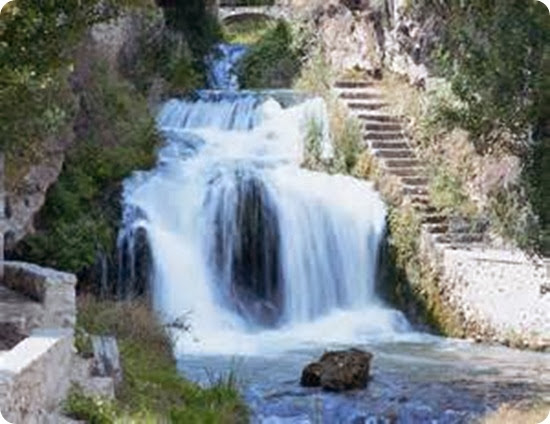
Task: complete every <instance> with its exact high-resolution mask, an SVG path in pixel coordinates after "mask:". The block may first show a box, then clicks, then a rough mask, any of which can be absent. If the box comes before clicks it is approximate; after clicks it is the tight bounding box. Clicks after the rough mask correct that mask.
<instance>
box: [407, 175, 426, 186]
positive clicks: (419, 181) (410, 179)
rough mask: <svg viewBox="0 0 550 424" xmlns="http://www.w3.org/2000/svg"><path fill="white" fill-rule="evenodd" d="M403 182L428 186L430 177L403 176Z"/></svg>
mask: <svg viewBox="0 0 550 424" xmlns="http://www.w3.org/2000/svg"><path fill="white" fill-rule="evenodd" d="M401 181H402V182H403V184H406V185H411V186H424V187H425V186H427V185H428V178H427V177H403V178H402V179H401Z"/></svg>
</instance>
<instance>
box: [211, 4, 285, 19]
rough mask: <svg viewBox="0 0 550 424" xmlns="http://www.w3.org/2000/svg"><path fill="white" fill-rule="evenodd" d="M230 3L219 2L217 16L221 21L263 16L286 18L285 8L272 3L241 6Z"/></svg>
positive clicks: (265, 17)
mask: <svg viewBox="0 0 550 424" xmlns="http://www.w3.org/2000/svg"><path fill="white" fill-rule="evenodd" d="M229 3H231V5H226V2H221V3H220V6H219V7H218V18H219V20H220V21H221V22H223V23H230V22H235V21H239V20H243V19H248V18H263V19H270V20H278V19H287V18H288V16H287V13H286V10H285V9H284V8H283V7H281V6H278V5H276V4H273V5H271V6H243V5H240V4H237V3H241V2H237V1H235V2H230V1H229Z"/></svg>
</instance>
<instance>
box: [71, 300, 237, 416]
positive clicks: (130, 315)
mask: <svg viewBox="0 0 550 424" xmlns="http://www.w3.org/2000/svg"><path fill="white" fill-rule="evenodd" d="M78 311H79V314H78V320H77V321H78V322H77V326H78V327H79V328H82V329H83V330H85V331H86V332H89V333H93V334H109V335H113V336H115V337H116V338H117V340H118V343H119V348H120V354H121V363H122V367H123V374H124V379H123V383H122V387H121V388H120V389H119V390H118V392H117V399H116V402H115V403H114V404H108V405H109V406H108V407H106V408H104V410H106V415H107V417H108V418H109V419H110V421H97V422H98V423H103V422H108V423H112V422H124V419H133V420H134V422H151V423H153V422H155V423H156V422H173V423H181V424H188V423H189V424H193V423H197V424H198V423H245V422H247V411H246V408H245V406H244V405H243V403H242V400H241V398H240V396H239V394H238V390H237V381H236V378H235V375H234V374H233V373H229V375H228V376H226V377H219V378H213V379H212V381H211V385H210V387H208V388H201V387H199V386H198V385H196V384H193V383H191V382H189V381H187V380H185V379H184V378H182V377H181V376H180V374H179V372H178V370H177V368H176V363H175V360H174V358H173V356H172V339H171V337H170V328H169V327H167V326H164V325H162V324H161V323H160V322H159V321H158V320H157V317H156V316H155V315H154V313H153V312H152V311H151V309H150V307H149V306H148V305H146V304H143V303H136V302H134V303H130V302H127V303H116V302H99V301H97V300H95V299H94V298H91V297H85V298H81V299H80V302H79V309H78ZM144 364H146V366H144ZM69 400H72V402H71V403H72V404H73V405H74V404H76V406H77V407H78V408H74V407H73V411H74V410H76V411H80V412H81V414H80V415H73V416H75V418H79V419H86V420H90V419H92V418H94V417H95V414H96V411H95V410H94V409H93V406H94V404H95V403H97V399H90V398H85V397H84V398H83V397H82V395H79V396H76V397H75V399H71V398H69ZM75 400H76V401H75ZM113 411H114V412H113ZM86 414H87V415H86ZM111 414H113V415H114V417H115V418H114V419H113V415H111ZM104 415H105V414H102V415H100V416H99V418H97V419H103V416H104ZM148 417H155V419H152V418H148ZM149 420H150V421H149ZM92 422H93V421H92Z"/></svg>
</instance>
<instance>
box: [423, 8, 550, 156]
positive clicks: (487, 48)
mask: <svg viewBox="0 0 550 424" xmlns="http://www.w3.org/2000/svg"><path fill="white" fill-rule="evenodd" d="M414 9H415V10H416V13H418V14H421V13H427V12H429V13H431V14H433V13H434V12H435V13H436V15H437V16H439V17H440V18H441V19H442V22H443V24H442V25H441V27H442V30H441V33H442V34H441V42H440V48H439V50H438V51H437V52H436V55H437V63H438V64H439V69H440V71H441V73H442V75H444V76H445V77H446V78H448V80H449V81H450V82H451V84H452V89H453V92H454V93H455V94H456V95H457V96H458V98H459V99H460V100H461V101H463V102H464V103H465V105H466V106H467V108H466V109H464V110H462V112H465V113H462V114H460V115H458V116H455V118H458V119H459V120H460V124H461V126H462V127H463V128H465V129H467V130H469V131H471V132H472V134H473V135H474V142H475V143H476V145H477V147H478V149H479V150H480V151H485V150H486V149H490V148H491V146H492V145H493V144H494V143H499V144H501V145H502V143H503V141H506V142H508V140H503V139H502V138H501V137H499V134H500V133H501V132H502V130H503V129H505V130H509V131H511V132H512V133H513V134H516V135H518V136H523V134H524V132H525V128H526V126H527V124H528V123H530V122H533V118H535V117H536V116H537V114H538V110H537V107H536V97H537V87H536V84H537V81H538V79H539V78H540V76H541V75H542V74H544V67H543V63H542V57H543V48H544V46H545V45H547V43H548V41H549V40H550V23H549V22H548V19H547V13H546V11H545V9H544V6H542V5H540V4H538V3H537V2H526V1H525V0H512V1H506V2H498V1H492V0H487V1H480V2H463V1H460V0H452V1H448V2H444V3H441V2H437V1H435V0H423V1H421V2H417V3H416V4H415V6H414ZM503 93H505V95H503ZM517 142H518V141H517V140H512V141H511V143H509V144H510V145H509V146H506V147H509V148H518V147H521V146H518V145H517Z"/></svg>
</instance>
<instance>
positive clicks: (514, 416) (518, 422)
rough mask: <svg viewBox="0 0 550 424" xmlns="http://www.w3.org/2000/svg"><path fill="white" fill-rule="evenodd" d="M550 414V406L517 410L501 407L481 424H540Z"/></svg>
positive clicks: (508, 406) (507, 406)
mask: <svg viewBox="0 0 550 424" xmlns="http://www.w3.org/2000/svg"><path fill="white" fill-rule="evenodd" d="M549 413H550V404H546V405H538V406H534V407H531V408H526V409H524V408H515V407H513V406H510V405H503V406H501V407H500V408H499V409H498V411H496V412H494V413H492V414H490V415H489V416H487V417H485V418H483V419H482V420H481V424H539V423H541V422H543V421H544V420H545V419H546V417H548V416H549Z"/></svg>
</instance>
